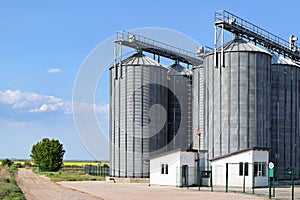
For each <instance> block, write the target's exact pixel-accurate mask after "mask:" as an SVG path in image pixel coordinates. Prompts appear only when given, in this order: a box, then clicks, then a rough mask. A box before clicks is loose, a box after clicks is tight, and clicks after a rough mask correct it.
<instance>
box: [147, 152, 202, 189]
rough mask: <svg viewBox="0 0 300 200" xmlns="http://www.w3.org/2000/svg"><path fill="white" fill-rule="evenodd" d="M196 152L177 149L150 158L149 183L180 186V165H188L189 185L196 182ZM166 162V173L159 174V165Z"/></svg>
mask: <svg viewBox="0 0 300 200" xmlns="http://www.w3.org/2000/svg"><path fill="white" fill-rule="evenodd" d="M195 157H196V154H195V153H194V152H182V151H177V152H174V153H170V154H167V155H163V156H160V157H157V158H153V159H151V160H150V184H157V185H171V186H181V177H182V174H181V166H182V165H188V168H189V172H188V174H189V181H188V183H189V185H193V184H196V181H197V180H196V171H195V169H196V162H195ZM162 164H168V174H161V165H162Z"/></svg>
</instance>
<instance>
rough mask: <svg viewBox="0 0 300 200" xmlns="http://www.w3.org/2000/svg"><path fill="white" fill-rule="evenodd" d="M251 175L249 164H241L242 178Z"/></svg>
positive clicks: (240, 172) (240, 173)
mask: <svg viewBox="0 0 300 200" xmlns="http://www.w3.org/2000/svg"><path fill="white" fill-rule="evenodd" d="M248 174H249V164H248V163H247V162H245V163H242V162H240V163H239V175H240V176H244V175H245V176H248Z"/></svg>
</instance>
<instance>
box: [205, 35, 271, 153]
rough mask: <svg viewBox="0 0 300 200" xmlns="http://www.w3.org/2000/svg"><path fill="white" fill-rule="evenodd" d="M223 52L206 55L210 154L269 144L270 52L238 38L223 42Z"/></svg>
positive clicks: (207, 137) (206, 128)
mask: <svg viewBox="0 0 300 200" xmlns="http://www.w3.org/2000/svg"><path fill="white" fill-rule="evenodd" d="M220 48H222V47H220ZM221 52H222V49H219V50H218V51H217V57H216V58H217V59H216V60H214V57H215V54H214V53H209V54H206V55H205V57H204V67H205V76H206V78H205V79H206V83H205V84H206V89H205V97H206V102H207V107H206V114H205V117H206V123H205V133H206V135H205V136H206V139H205V140H206V141H207V150H208V154H209V158H214V157H217V156H220V155H224V154H227V153H231V152H235V151H238V150H242V149H246V148H251V147H269V144H268V134H269V131H270V124H269V121H270V114H269V112H270V89H271V55H270V53H268V52H267V51H264V50H262V49H261V48H259V47H257V46H255V45H253V44H251V43H247V42H246V41H244V40H242V39H239V38H236V39H234V40H232V41H230V42H228V43H226V44H225V45H224V46H223V52H224V54H223V56H221V55H222V53H221ZM222 58H224V59H222ZM216 64H217V65H216Z"/></svg>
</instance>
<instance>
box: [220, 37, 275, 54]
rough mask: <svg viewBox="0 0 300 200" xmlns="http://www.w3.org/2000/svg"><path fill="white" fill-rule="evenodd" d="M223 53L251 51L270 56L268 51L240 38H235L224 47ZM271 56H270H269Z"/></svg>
mask: <svg viewBox="0 0 300 200" xmlns="http://www.w3.org/2000/svg"><path fill="white" fill-rule="evenodd" d="M224 51H253V52H261V53H266V54H270V53H269V52H268V51H266V50H264V49H262V48H259V47H258V46H255V45H254V44H252V43H250V42H247V41H245V40H243V39H241V38H235V39H233V40H231V41H229V42H227V43H226V44H225V45H224ZM270 55H271V54H270Z"/></svg>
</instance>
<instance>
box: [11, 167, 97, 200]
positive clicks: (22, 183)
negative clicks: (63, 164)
mask: <svg viewBox="0 0 300 200" xmlns="http://www.w3.org/2000/svg"><path fill="white" fill-rule="evenodd" d="M16 181H17V183H18V185H19V187H20V188H21V190H22V191H23V193H24V194H25V198H26V199H27V200H52V199H55V200H71V199H72V200H99V199H101V198H99V197H95V196H92V195H90V194H86V193H83V192H80V191H76V190H73V189H69V188H65V187H63V186H61V185H59V184H56V183H53V182H51V181H50V179H49V178H48V177H46V176H44V175H38V174H35V173H33V172H32V170H31V169H24V168H20V169H19V170H18V172H17V173H16Z"/></svg>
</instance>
